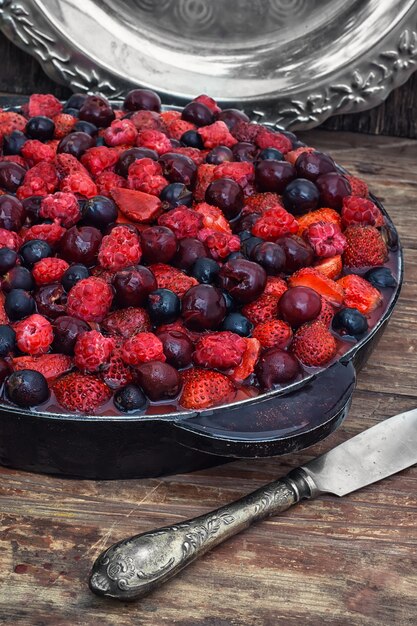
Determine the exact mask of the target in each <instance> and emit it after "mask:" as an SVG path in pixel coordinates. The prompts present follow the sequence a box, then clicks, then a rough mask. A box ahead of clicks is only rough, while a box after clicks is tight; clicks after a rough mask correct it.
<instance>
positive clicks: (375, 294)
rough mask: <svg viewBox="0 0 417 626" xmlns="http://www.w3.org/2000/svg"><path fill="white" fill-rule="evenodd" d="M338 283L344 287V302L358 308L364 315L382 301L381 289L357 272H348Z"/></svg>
mask: <svg viewBox="0 0 417 626" xmlns="http://www.w3.org/2000/svg"><path fill="white" fill-rule="evenodd" d="M337 283H338V284H339V285H340V286H341V287H342V288H343V290H344V292H345V296H344V299H343V303H344V305H345V306H347V307H349V308H351V309H358V311H360V312H361V313H363V314H364V315H367V314H369V313H371V312H372V311H373V310H374V309H376V307H377V306H379V305H380V304H381V303H382V296H381V293H380V291H379V290H378V289H377V288H376V287H374V286H373V285H371V283H369V282H368V281H367V280H365V279H364V278H362V277H361V276H357V275H356V274H348V275H347V276H343V278H340V279H339V280H338V281H337Z"/></svg>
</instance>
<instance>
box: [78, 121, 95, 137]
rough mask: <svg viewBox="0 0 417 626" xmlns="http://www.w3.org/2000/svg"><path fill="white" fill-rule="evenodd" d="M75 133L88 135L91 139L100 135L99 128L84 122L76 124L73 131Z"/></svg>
mask: <svg viewBox="0 0 417 626" xmlns="http://www.w3.org/2000/svg"><path fill="white" fill-rule="evenodd" d="M72 132H73V133H87V135H90V137H95V136H96V135H97V133H98V128H97V126H96V125H95V124H92V123H91V122H84V120H80V121H79V122H76V123H75V125H74V127H73V129H72Z"/></svg>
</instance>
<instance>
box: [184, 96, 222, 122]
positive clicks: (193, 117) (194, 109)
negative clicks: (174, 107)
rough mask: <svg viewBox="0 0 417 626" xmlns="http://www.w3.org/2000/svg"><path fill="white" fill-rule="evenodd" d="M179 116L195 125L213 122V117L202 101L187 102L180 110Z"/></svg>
mask: <svg viewBox="0 0 417 626" xmlns="http://www.w3.org/2000/svg"><path fill="white" fill-rule="evenodd" d="M181 118H182V119H183V120H186V121H187V122H191V124H195V125H196V126H208V125H209V124H213V122H214V121H215V117H214V115H213V113H212V111H210V109H209V108H208V106H206V105H205V104H203V103H202V102H189V103H188V104H186V105H185V107H184V108H183V110H182V113H181Z"/></svg>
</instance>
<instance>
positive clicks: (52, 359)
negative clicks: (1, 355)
mask: <svg viewBox="0 0 417 626" xmlns="http://www.w3.org/2000/svg"><path fill="white" fill-rule="evenodd" d="M71 368H72V359H71V357H69V356H66V355H65V354H43V355H42V356H19V357H17V358H15V359H12V369H13V370H14V371H16V370H35V371H36V372H40V373H41V374H43V375H44V376H45V378H46V380H47V381H53V380H55V379H56V378H58V376H61V375H62V374H65V373H66V372H69V370H70V369H71Z"/></svg>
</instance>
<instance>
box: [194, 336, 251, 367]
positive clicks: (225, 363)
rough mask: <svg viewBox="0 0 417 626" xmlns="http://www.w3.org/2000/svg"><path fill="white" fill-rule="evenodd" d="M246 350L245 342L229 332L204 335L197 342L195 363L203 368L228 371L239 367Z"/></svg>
mask: <svg viewBox="0 0 417 626" xmlns="http://www.w3.org/2000/svg"><path fill="white" fill-rule="evenodd" d="M245 350H246V342H245V340H244V339H243V338H242V337H240V336H239V335H236V334H235V333H231V332H229V331H223V332H218V333H212V334H210V335H204V336H203V337H201V339H200V340H199V341H198V342H197V345H196V347H195V352H194V355H193V360H194V363H196V364H197V365H201V366H202V367H210V368H215V369H220V370H226V369H229V368H230V367H235V366H236V365H239V364H240V363H241V361H242V357H243V354H244V352H245Z"/></svg>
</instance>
